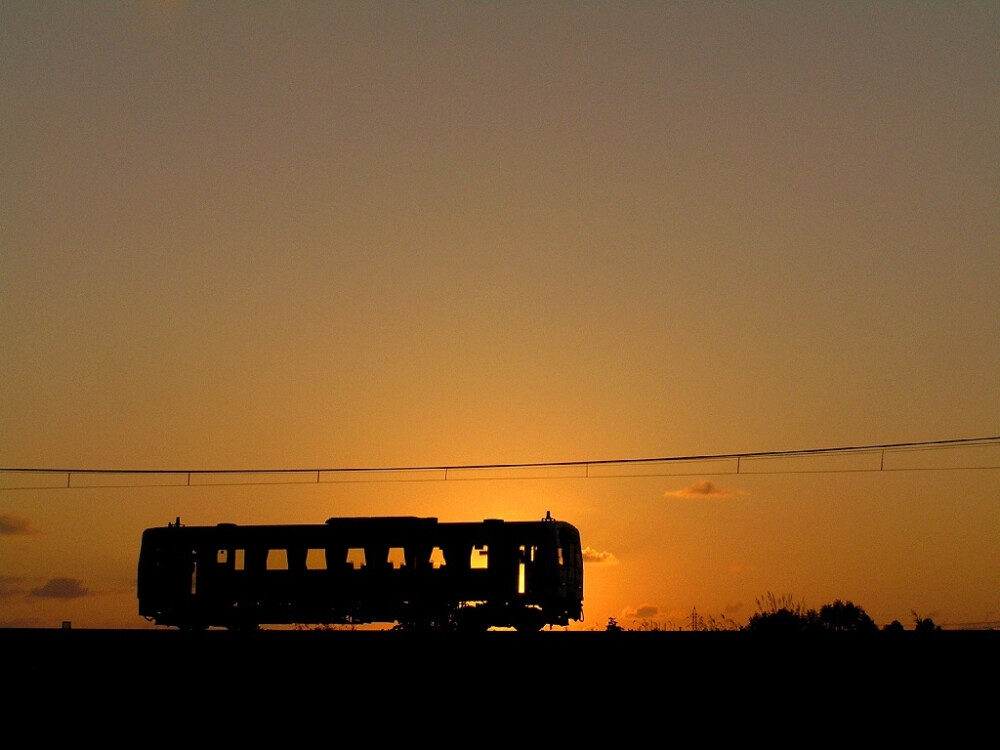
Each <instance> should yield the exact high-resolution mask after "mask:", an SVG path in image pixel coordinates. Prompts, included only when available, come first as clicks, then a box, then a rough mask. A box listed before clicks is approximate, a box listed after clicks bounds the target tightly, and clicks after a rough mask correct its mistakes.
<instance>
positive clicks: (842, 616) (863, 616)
mask: <svg viewBox="0 0 1000 750" xmlns="http://www.w3.org/2000/svg"><path fill="white" fill-rule="evenodd" d="M819 623H820V625H821V627H822V628H823V629H824V630H830V631H834V632H840V633H872V632H875V631H877V630H878V626H877V625H876V624H875V621H874V620H872V618H871V617H869V616H868V613H867V612H865V610H864V609H863V608H861V607H859V606H857V605H856V604H853V603H851V602H842V601H840V599H837V600H836V601H835V602H834V603H833V604H824V605H823V606H822V607H821V608H820V610H819Z"/></svg>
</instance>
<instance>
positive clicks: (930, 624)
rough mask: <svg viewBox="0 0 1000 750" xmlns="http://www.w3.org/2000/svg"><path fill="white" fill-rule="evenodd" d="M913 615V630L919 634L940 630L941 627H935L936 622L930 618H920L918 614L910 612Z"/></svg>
mask: <svg viewBox="0 0 1000 750" xmlns="http://www.w3.org/2000/svg"><path fill="white" fill-rule="evenodd" d="M910 612H911V613H912V614H913V622H914V626H913V629H914V630H915V631H916V632H918V633H933V632H934V631H936V630H940V629H941V626H940V625H935V624H934V620H932V619H931V618H929V617H920V615H918V614H917V613H916V612H913V610H910Z"/></svg>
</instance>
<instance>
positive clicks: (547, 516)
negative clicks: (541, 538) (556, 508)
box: [542, 510, 552, 521]
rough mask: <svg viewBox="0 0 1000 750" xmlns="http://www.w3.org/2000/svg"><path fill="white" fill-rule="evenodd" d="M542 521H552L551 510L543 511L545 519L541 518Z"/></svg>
mask: <svg viewBox="0 0 1000 750" xmlns="http://www.w3.org/2000/svg"><path fill="white" fill-rule="evenodd" d="M542 520H543V521H551V520H552V511H551V510H547V511H545V518H543V519H542Z"/></svg>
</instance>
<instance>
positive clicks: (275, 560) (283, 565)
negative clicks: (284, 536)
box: [267, 549, 288, 570]
mask: <svg viewBox="0 0 1000 750" xmlns="http://www.w3.org/2000/svg"><path fill="white" fill-rule="evenodd" d="M267 569H268V570H288V552H286V551H285V550H283V549H269V550H268V551H267Z"/></svg>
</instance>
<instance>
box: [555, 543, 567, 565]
mask: <svg viewBox="0 0 1000 750" xmlns="http://www.w3.org/2000/svg"><path fill="white" fill-rule="evenodd" d="M556 550H557V551H558V552H559V567H562V566H563V565H565V564H566V560H565V559H564V558H563V548H562V546H559V547H557V548H556Z"/></svg>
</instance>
